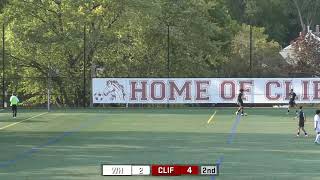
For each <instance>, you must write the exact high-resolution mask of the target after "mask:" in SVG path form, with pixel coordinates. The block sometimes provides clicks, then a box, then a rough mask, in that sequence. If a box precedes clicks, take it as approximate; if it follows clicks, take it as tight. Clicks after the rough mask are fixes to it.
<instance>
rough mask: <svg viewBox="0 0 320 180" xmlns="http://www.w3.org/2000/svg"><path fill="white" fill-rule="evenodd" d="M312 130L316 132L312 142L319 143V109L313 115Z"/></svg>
mask: <svg viewBox="0 0 320 180" xmlns="http://www.w3.org/2000/svg"><path fill="white" fill-rule="evenodd" d="M314 130H315V131H316V133H317V135H316V139H315V141H314V143H318V144H320V110H317V111H316V115H314Z"/></svg>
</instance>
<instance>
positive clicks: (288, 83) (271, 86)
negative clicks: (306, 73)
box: [92, 78, 320, 104]
mask: <svg viewBox="0 0 320 180" xmlns="http://www.w3.org/2000/svg"><path fill="white" fill-rule="evenodd" d="M240 89H244V102H245V103H273V104H277V103H288V101H289V91H290V89H294V92H295V93H296V94H297V99H296V102H297V103H319V102H320V79H319V78H294V79H289V78H233V79H232V78H168V79H167V78H94V79H92V96H93V97H92V98H93V103H236V101H237V96H238V93H239V90H240Z"/></svg>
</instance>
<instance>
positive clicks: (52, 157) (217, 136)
mask: <svg viewBox="0 0 320 180" xmlns="http://www.w3.org/2000/svg"><path fill="white" fill-rule="evenodd" d="M61 133H63V132H55V133H54V132H52V133H50V132H0V147H1V148H0V151H1V154H0V162H3V161H8V160H12V159H17V161H16V163H14V164H12V165H10V166H8V167H5V168H0V179H14V178H17V179H26V177H30V179H41V178H43V177H46V179H67V178H68V177H70V176H71V177H74V179H81V178H84V179H96V177H98V178H99V179H100V178H101V179H105V178H103V177H101V176H100V173H101V172H100V164H101V163H107V164H157V163H158V164H202V163H203V164H212V163H214V161H215V160H216V159H217V158H218V157H219V156H220V155H222V154H223V155H224V157H225V161H224V164H225V166H223V172H227V173H234V174H235V176H236V175H237V173H242V174H245V173H244V172H248V174H245V175H244V176H245V177H248V175H249V174H250V173H249V172H251V173H253V174H254V173H271V174H272V173H283V172H291V173H292V175H288V176H290V177H291V176H292V177H294V178H298V177H299V174H297V172H299V171H301V172H306V173H308V172H309V173H310V172H311V173H313V174H314V173H317V172H318V170H316V169H314V168H315V166H314V164H315V161H314V155H317V154H318V152H319V147H317V146H316V145H314V144H313V143H312V141H313V137H309V138H304V137H301V138H296V137H294V133H293V134H290V135H289V134H246V133H238V134H237V135H236V137H235V139H234V142H233V144H231V145H230V144H227V137H228V135H229V133H183V132H147V131H146V132H134V131H122V132H119V131H114V132H110V131H108V132H74V134H72V135H70V136H67V137H65V138H63V139H61V140H59V141H57V142H55V143H54V144H50V145H48V146H43V147H42V148H41V149H40V151H37V152H35V153H33V154H30V156H28V157H24V158H21V159H19V154H21V152H24V151H26V150H29V149H31V148H33V147H36V146H39V145H41V144H44V143H46V142H47V141H48V139H51V138H54V137H56V136H59V134H61ZM17 157H18V158H17ZM300 160H304V161H300ZM297 162H299V163H297ZM302 167H303V168H302ZM311 175H312V174H311ZM319 175H320V174H319ZM307 176H308V175H304V176H303V178H306V177H307ZM237 177H238V176H237ZM253 177H254V176H253ZM257 177H258V176H257ZM301 177H302V176H301ZM239 179H241V176H239Z"/></svg>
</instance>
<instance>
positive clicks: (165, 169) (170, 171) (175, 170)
mask: <svg viewBox="0 0 320 180" xmlns="http://www.w3.org/2000/svg"><path fill="white" fill-rule="evenodd" d="M151 169H152V176H180V174H181V173H180V166H177V165H152V168H151Z"/></svg>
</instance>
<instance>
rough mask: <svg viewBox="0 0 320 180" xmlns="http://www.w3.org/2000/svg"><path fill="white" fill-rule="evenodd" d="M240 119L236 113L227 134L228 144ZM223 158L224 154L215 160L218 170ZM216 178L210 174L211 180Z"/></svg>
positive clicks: (231, 140)
mask: <svg viewBox="0 0 320 180" xmlns="http://www.w3.org/2000/svg"><path fill="white" fill-rule="evenodd" d="M240 120H241V116H240V115H237V117H236V119H235V121H234V123H233V125H232V128H231V131H230V134H229V138H228V142H227V143H228V144H231V143H232V142H233V138H234V136H235V134H236V132H237V131H236V130H237V127H238V125H239V123H240ZM223 158H224V156H223V155H222V156H220V157H219V159H218V160H217V161H216V165H217V166H218V169H219V171H220V167H221V164H222V161H223ZM215 179H216V176H211V180H215Z"/></svg>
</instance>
